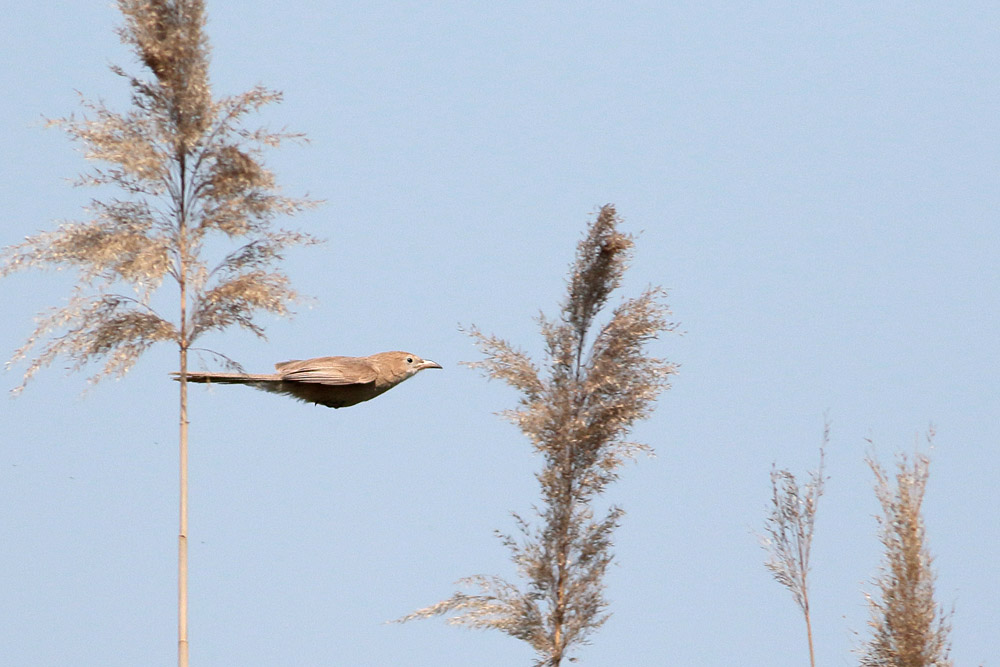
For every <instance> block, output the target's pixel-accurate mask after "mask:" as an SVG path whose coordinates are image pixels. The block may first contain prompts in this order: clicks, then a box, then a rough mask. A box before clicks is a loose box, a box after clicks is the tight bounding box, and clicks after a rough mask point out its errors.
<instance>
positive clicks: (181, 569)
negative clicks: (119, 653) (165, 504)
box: [177, 348, 188, 667]
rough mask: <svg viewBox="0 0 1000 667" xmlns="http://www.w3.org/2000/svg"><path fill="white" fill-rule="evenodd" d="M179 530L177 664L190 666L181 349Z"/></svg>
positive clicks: (184, 362)
mask: <svg viewBox="0 0 1000 667" xmlns="http://www.w3.org/2000/svg"><path fill="white" fill-rule="evenodd" d="M180 365H181V381H180V385H181V392H180V402H181V404H180V413H181V414H180V530H179V532H178V535H177V665H178V667H188V544H187V535H188V472H187V471H188V418H187V350H186V349H184V348H181V363H180Z"/></svg>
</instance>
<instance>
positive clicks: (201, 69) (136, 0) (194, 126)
mask: <svg viewBox="0 0 1000 667" xmlns="http://www.w3.org/2000/svg"><path fill="white" fill-rule="evenodd" d="M118 7H119V9H120V11H121V12H122V14H123V15H124V16H125V19H126V24H125V27H123V28H122V29H120V30H119V36H120V37H121V38H122V41H123V42H125V43H127V44H130V45H132V46H133V47H134V48H135V51H136V55H137V56H138V57H139V59H140V61H142V62H143V64H145V65H146V66H147V67H149V69H150V70H151V71H152V72H153V74H154V76H155V77H156V80H157V85H158V87H157V86H149V85H145V86H143V85H139V86H137V89H138V92H140V93H142V94H144V95H145V96H147V97H151V98H154V99H157V100H158V101H160V102H161V103H162V104H163V105H164V107H165V112H166V113H165V118H164V123H166V124H168V125H169V127H170V131H169V132H168V134H169V135H170V136H171V137H172V138H173V140H174V141H173V150H174V151H175V153H176V154H182V153H187V152H189V151H190V150H192V149H193V147H194V146H195V144H196V143H197V142H198V140H199V138H200V137H201V136H202V135H203V134H204V132H205V130H206V129H207V128H208V127H209V125H211V122H212V120H213V118H212V105H211V90H210V87H209V83H208V51H209V47H208V40H207V38H206V36H205V34H204V26H205V13H204V9H205V8H204V3H203V2H201V0H173V1H168V0H119V1H118ZM137 83H138V82H137Z"/></svg>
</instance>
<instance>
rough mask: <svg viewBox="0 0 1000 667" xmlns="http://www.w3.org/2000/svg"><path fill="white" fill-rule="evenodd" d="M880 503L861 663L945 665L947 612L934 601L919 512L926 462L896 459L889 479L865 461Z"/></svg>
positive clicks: (923, 459)
mask: <svg viewBox="0 0 1000 667" xmlns="http://www.w3.org/2000/svg"><path fill="white" fill-rule="evenodd" d="M867 462H868V464H869V466H870V467H871V469H872V472H873V473H874V475H875V479H876V494H877V496H878V499H879V502H880V504H881V505H882V512H883V513H882V516H881V517H879V527H880V539H881V541H882V543H883V545H884V547H885V554H884V557H883V563H882V567H881V572H880V573H879V575H878V576H877V577H876V579H875V581H874V583H875V585H876V586H877V587H878V589H879V593H880V595H879V597H878V598H876V597H875V596H872V595H866V598H867V600H868V602H869V607H870V610H871V620H870V621H869V625H870V627H871V628H872V637H871V639H870V640H869V641H868V642H867V644H866V645H865V647H864V653H863V654H862V660H861V664H862V665H864V666H875V665H905V666H907V667H908V666H910V665H914V666H918V667H950V665H951V664H952V663H951V660H950V658H949V654H950V650H951V646H950V639H949V633H950V629H951V628H950V623H949V614H948V613H946V612H945V611H944V610H943V609H941V608H940V607H939V606H938V605H937V604H936V602H935V600H934V579H935V575H934V572H933V570H932V568H931V565H932V558H931V556H930V553H929V551H928V548H927V545H926V540H925V527H924V523H923V517H922V514H921V504H922V502H923V494H924V490H925V488H926V483H927V479H928V475H929V467H928V466H929V460H928V459H927V457H925V456H923V455H919V454H918V455H917V456H916V457H915V458H914V459H913V460H912V461H911V460H910V459H909V457H907V456H905V455H900V457H899V459H898V461H897V470H896V474H895V476H894V478H892V479H890V476H889V475H888V474H887V473H886V472H885V471H884V469H883V468H882V467H881V466H880V465H879V464H878V462H876V461H875V460H874V459H873V458H871V457H869V458H868V459H867Z"/></svg>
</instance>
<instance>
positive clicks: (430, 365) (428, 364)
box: [417, 359, 441, 371]
mask: <svg viewBox="0 0 1000 667" xmlns="http://www.w3.org/2000/svg"><path fill="white" fill-rule="evenodd" d="M425 368H441V364H439V363H437V362H436V361H431V360H430V359H424V360H423V361H421V362H420V366H419V367H418V368H417V370H418V371H422V370H424V369H425Z"/></svg>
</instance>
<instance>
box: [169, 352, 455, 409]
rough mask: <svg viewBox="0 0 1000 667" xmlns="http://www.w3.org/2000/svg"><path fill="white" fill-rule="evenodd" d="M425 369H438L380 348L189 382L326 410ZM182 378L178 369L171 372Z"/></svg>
mask: <svg viewBox="0 0 1000 667" xmlns="http://www.w3.org/2000/svg"><path fill="white" fill-rule="evenodd" d="M426 368H441V366H440V365H439V364H438V363H436V362H434V361H431V360H430V359H421V358H420V357H418V356H417V355H415V354H411V353H409V352H400V351H398V350H397V351H393V352H379V353H378V354H372V355H370V356H367V357H317V358H315V359H305V360H299V359H293V360H291V361H282V362H279V363H277V364H275V365H274V370H275V371H276V372H275V373H271V374H268V373H264V374H246V373H203V372H190V373H188V374H187V379H188V382H200V383H205V384H208V383H218V384H243V385H247V386H249V387H254V388H255V389H261V390H263V391H268V392H271V393H274V394H284V395H287V396H291V397H293V398H297V399H298V400H300V401H305V402H306V403H316V404H317V405H325V406H326V407H328V408H346V407H350V406H352V405H357V404H358V403H363V402H364V401H369V400H371V399H373V398H375V397H376V396H379V395H381V394H384V393H385V392H387V391H389V390H390V389H392V388H393V387H395V386H396V385H397V384H399V383H400V382H402V381H403V380H407V379H409V378H411V377H413V376H414V375H416V374H417V373H419V372H420V371H422V370H424V369H426ZM173 376H174V379H175V380H180V373H173Z"/></svg>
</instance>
